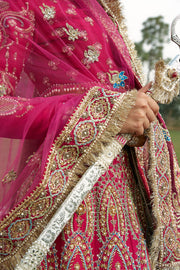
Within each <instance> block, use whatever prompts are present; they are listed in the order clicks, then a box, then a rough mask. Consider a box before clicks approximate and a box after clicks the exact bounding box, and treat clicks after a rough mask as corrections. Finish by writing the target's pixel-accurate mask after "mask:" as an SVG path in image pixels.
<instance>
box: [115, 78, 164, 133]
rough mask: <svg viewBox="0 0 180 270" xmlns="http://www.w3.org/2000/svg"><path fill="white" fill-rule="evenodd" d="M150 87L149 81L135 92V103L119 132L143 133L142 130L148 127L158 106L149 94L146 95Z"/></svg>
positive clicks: (156, 112)
mask: <svg viewBox="0 0 180 270" xmlns="http://www.w3.org/2000/svg"><path fill="white" fill-rule="evenodd" d="M150 88H151V83H148V84H147V85H146V86H144V87H142V88H141V89H140V90H139V91H138V92H137V96H136V103H135V105H134V107H133V108H132V109H131V110H130V113H129V115H128V118H127V120H126V122H125V123H124V125H123V127H122V129H121V131H120V133H130V134H134V135H136V136H140V135H143V134H144V130H145V129H147V128H149V126H150V123H151V122H153V121H154V120H155V119H156V116H157V114H158V112H159V106H158V104H157V103H156V102H155V101H154V100H153V99H152V98H151V97H150V96H148V95H146V92H147V91H148V90H149V89H150Z"/></svg>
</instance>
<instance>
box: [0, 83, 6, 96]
mask: <svg viewBox="0 0 180 270" xmlns="http://www.w3.org/2000/svg"><path fill="white" fill-rule="evenodd" d="M6 93H7V87H6V86H5V85H4V84H0V97H1V96H4V95H6Z"/></svg>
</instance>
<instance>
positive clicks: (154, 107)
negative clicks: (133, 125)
mask: <svg viewBox="0 0 180 270" xmlns="http://www.w3.org/2000/svg"><path fill="white" fill-rule="evenodd" d="M147 102H148V105H149V107H150V108H151V110H152V111H153V113H154V114H155V116H157V114H158V113H159V105H158V104H157V102H156V101H155V100H154V99H152V98H151V97H149V96H148V97H147Z"/></svg>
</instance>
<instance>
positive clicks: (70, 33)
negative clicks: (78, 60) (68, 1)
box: [63, 23, 80, 41]
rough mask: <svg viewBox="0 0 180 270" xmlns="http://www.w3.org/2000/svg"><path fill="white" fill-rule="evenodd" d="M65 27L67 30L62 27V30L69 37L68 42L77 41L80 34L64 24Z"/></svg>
mask: <svg viewBox="0 0 180 270" xmlns="http://www.w3.org/2000/svg"><path fill="white" fill-rule="evenodd" d="M66 27H67V28H68V30H67V29H66V28H65V27H64V28H63V30H64V31H65V32H66V34H67V35H68V36H69V37H68V40H72V41H75V40H76V39H78V36H79V34H80V32H79V30H78V29H75V28H73V27H72V26H71V25H69V24H68V23H66Z"/></svg>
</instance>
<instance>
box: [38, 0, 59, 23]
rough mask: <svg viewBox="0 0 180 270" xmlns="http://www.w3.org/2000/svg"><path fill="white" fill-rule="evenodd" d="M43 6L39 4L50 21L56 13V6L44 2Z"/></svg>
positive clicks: (45, 18) (45, 17)
mask: <svg viewBox="0 0 180 270" xmlns="http://www.w3.org/2000/svg"><path fill="white" fill-rule="evenodd" d="M43 6H44V8H43V7H41V6H39V8H40V9H41V11H42V13H43V15H44V20H47V21H49V20H50V19H54V17H55V15H56V11H55V7H49V6H47V5H45V4H44V3H43Z"/></svg>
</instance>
